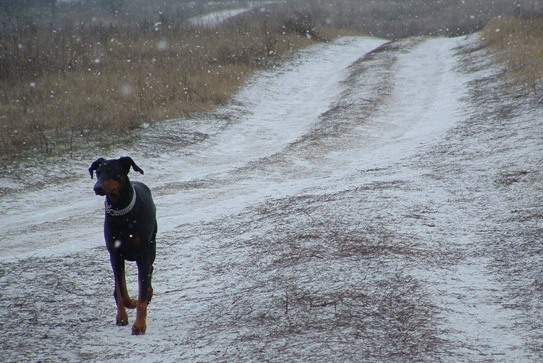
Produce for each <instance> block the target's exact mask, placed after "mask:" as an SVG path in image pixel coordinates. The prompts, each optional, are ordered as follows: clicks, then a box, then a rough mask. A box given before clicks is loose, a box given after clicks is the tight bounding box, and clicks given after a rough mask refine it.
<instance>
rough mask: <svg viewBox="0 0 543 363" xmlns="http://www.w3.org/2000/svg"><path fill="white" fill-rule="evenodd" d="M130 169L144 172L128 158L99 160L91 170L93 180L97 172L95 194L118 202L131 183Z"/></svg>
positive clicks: (93, 164)
mask: <svg viewBox="0 0 543 363" xmlns="http://www.w3.org/2000/svg"><path fill="white" fill-rule="evenodd" d="M130 168H133V169H134V171H137V172H139V173H141V174H143V170H142V169H141V168H140V167H139V166H137V165H136V163H135V162H134V160H132V158H130V157H127V156H125V157H122V158H119V159H112V160H106V159H104V158H99V159H97V160H96V161H95V162H93V163H92V164H91V166H90V168H89V173H90V176H91V179H92V178H94V173H95V172H96V179H97V181H96V184H94V192H95V193H96V194H97V195H101V196H104V195H105V196H108V197H109V198H110V199H112V200H113V201H115V200H118V199H119V198H120V197H121V196H122V191H123V190H124V187H125V185H126V184H127V183H128V181H129V180H128V172H129V171H130Z"/></svg>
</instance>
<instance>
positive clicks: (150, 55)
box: [0, 12, 334, 161]
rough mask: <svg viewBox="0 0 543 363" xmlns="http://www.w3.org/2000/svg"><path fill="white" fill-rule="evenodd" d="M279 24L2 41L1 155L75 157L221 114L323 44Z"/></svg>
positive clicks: (28, 32) (95, 31) (88, 32)
mask: <svg viewBox="0 0 543 363" xmlns="http://www.w3.org/2000/svg"><path fill="white" fill-rule="evenodd" d="M273 16H274V14H271V13H264V14H261V13H258V12H256V13H254V14H253V15H252V16H248V17H244V18H240V19H236V20H232V21H230V22H228V23H226V24H224V25H222V26H221V27H220V28H198V27H191V26H188V25H186V24H185V23H183V24H181V23H175V22H174V21H173V20H168V19H165V17H164V16H162V18H161V24H160V25H157V24H151V23H149V22H143V23H137V24H131V25H126V24H125V25H104V24H101V23H98V24H94V23H93V24H91V25H86V24H80V25H79V26H77V27H72V26H67V27H65V28H58V29H57V28H49V27H40V28H37V29H36V28H33V27H29V28H28V29H25V30H24V31H19V32H17V33H9V32H4V33H2V34H1V35H0V54H1V56H0V63H1V64H0V69H1V71H0V89H2V92H1V93H0V121H1V123H0V135H1V136H0V155H3V157H4V158H5V159H7V158H8V157H11V156H15V155H17V154H19V153H23V154H24V153H25V152H26V153H28V152H29V151H30V152H33V151H37V152H42V153H56V152H59V151H60V152H62V151H65V150H66V149H68V150H72V149H73V148H77V147H80V146H82V144H83V146H84V144H85V143H87V142H89V141H91V140H96V137H98V138H102V139H108V138H111V136H115V135H117V134H119V133H122V132H126V130H127V129H129V130H130V129H134V128H136V127H138V126H139V125H141V124H142V123H145V122H152V121H159V120H164V119H168V118H176V117H184V116H187V115H190V114H191V113H193V112H199V111H205V110H208V109H210V108H213V107H216V106H218V105H221V104H224V103H225V102H226V101H227V100H228V99H229V97H230V96H231V95H232V94H233V93H234V92H235V91H236V90H237V89H238V88H239V87H240V85H241V84H242V83H243V82H244V80H245V79H246V78H247V76H248V75H250V74H251V73H252V72H254V71H255V70H256V69H259V68H262V67H266V66H269V65H270V64H273V63H274V62H277V61H278V59H280V57H281V56H282V55H284V54H285V53H289V52H291V51H294V50H296V49H299V48H301V47H304V46H307V45H309V44H311V43H313V42H315V41H316V39H313V38H312V39H310V38H309V37H307V36H306V35H305V34H301V33H300V32H295V31H286V30H285V29H284V27H282V26H281V25H280V24H282V22H283V20H281V19H275V20H274V23H273V24H272V23H271V22H270V21H268V20H267V19H270V18H272V17H273ZM263 19H264V20H263ZM285 21H286V20H285ZM272 26H273V28H272ZM327 33H328V34H330V35H332V36H333V35H334V34H332V33H331V32H329V31H328V32H327ZM5 159H4V160H3V161H5Z"/></svg>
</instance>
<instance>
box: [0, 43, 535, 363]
mask: <svg viewBox="0 0 543 363" xmlns="http://www.w3.org/2000/svg"><path fill="white" fill-rule="evenodd" d="M542 116H543V105H542V103H541V100H540V99H538V98H537V97H536V96H535V95H533V94H530V93H526V92H524V91H523V90H522V89H517V88H515V87H512V86H510V85H509V84H508V83H507V80H506V79H504V77H502V71H501V69H500V68H499V67H498V66H496V65H495V64H493V63H492V61H491V57H490V56H489V55H488V54H487V53H486V52H485V50H483V49H480V48H479V47H478V40H477V37H476V36H471V37H466V38H457V39H445V38H437V39H432V38H411V39H406V40H401V41H396V42H391V43H387V42H385V41H384V40H380V39H373V38H344V39H340V40H338V41H336V42H335V43H332V44H323V45H319V46H315V47H313V48H310V49H308V50H305V51H303V52H301V53H300V54H299V55H298V56H296V57H294V59H292V60H291V61H289V62H288V63H286V64H285V65H284V66H282V67H278V68H276V69H272V70H269V71H266V72H263V73H261V74H259V75H257V76H256V77H254V78H253V79H252V80H251V81H250V82H249V83H248V84H247V86H246V87H245V88H244V89H243V90H242V91H241V92H240V93H239V94H238V95H237V96H236V97H235V99H234V100H233V101H232V102H231V104H230V105H228V106H227V107H225V108H224V109H221V110H218V111H217V112H215V113H213V114H209V115H205V116H202V117H200V118H197V119H193V120H182V121H170V122H166V123H163V124H160V125H157V126H150V127H148V128H147V129H145V130H143V131H142V133H141V135H139V136H138V140H136V141H135V143H134V145H135V146H131V147H126V146H124V147H122V146H121V147H119V150H117V151H115V154H114V155H93V156H92V157H89V160H85V158H82V159H81V160H79V161H62V162H56V163H51V164H48V165H41V166H40V168H35V169H32V170H31V172H30V177H28V178H22V177H21V174H20V173H19V174H17V173H14V174H13V175H6V176H2V178H0V188H2V190H3V191H4V193H3V194H2V197H1V198H0V210H1V212H0V213H1V214H0V215H1V218H0V230H2V239H1V240H0V253H1V254H0V258H1V259H2V266H1V267H0V329H1V331H2V339H1V343H0V344H1V345H0V347H1V350H2V359H1V360H2V361H9V362H10V361H87V360H89V361H101V362H103V361H108V362H110V361H111V362H113V361H128V360H134V359H137V360H139V361H144V362H154V361H160V362H170V361H171V362H179V361H190V362H222V361H224V362H240V361H242V362H245V361H273V362H279V361H280V362H284V361H303V362H322V361H329V362H333V361H337V362H346V361H353V362H354V361H356V362H361V361H362V362H400V361H401V362H405V361H408V362H481V361H485V362H487V361H488V362H536V361H539V360H541V359H542V358H543V354H542V352H543V338H542V336H541V333H540V332H541V331H543V330H542V326H541V325H542V324H541V321H543V319H542V312H543V309H542V307H541V304H540V301H541V298H542V292H543V282H542V279H541V261H542V256H543V253H542V250H541V248H540V243H541V242H540V236H541V235H542V234H541V229H542V227H543V222H542V217H543V214H542V213H541V206H542V203H541V202H542V200H541V199H542V195H543V194H542V187H541V182H540V181H541V180H542V175H541V174H542V172H541V170H542V155H543V135H542V134H543V129H542V127H541V119H543V117H542ZM121 155H130V156H132V157H133V158H134V159H135V160H136V162H137V163H138V165H140V166H141V167H142V168H143V169H144V170H145V175H144V176H143V177H140V176H135V175H134V176H133V178H134V179H135V180H136V179H137V180H141V181H144V182H145V183H147V184H148V185H149V186H150V187H151V189H152V190H153V191H154V194H155V200H156V202H157V209H158V214H159V216H158V221H159V238H158V257H157V261H156V263H155V274H154V278H155V280H154V290H155V297H154V300H153V302H152V304H151V305H150V309H149V319H148V331H147V335H145V336H141V337H132V336H131V335H130V329H129V328H119V327H116V326H115V324H114V316H115V307H114V301H113V298H112V296H111V293H112V290H113V284H112V276H111V275H112V274H111V271H110V267H109V262H108V257H107V252H106V251H105V248H104V247H103V242H102V240H101V223H102V222H101V219H102V213H103V211H102V202H101V201H100V199H99V198H97V197H95V196H94V195H93V193H92V190H91V188H92V182H91V181H90V179H87V178H88V175H87V174H86V168H87V167H88V164H89V163H90V162H91V161H92V160H94V157H97V156H106V157H117V156H121ZM35 181H38V182H35ZM128 272H129V274H130V276H131V277H129V279H128V280H129V284H130V290H131V291H132V293H133V294H134V295H135V289H136V278H135V269H134V268H133V267H132V269H129V271H128ZM131 318H132V319H133V318H134V317H133V316H131Z"/></svg>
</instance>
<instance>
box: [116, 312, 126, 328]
mask: <svg viewBox="0 0 543 363" xmlns="http://www.w3.org/2000/svg"><path fill="white" fill-rule="evenodd" d="M126 325H128V315H127V314H126V312H125V313H124V314H117V326H126Z"/></svg>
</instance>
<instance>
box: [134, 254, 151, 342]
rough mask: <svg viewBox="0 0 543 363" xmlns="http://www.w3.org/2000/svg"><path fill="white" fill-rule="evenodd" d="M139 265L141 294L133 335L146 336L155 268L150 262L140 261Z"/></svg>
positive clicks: (139, 295)
mask: <svg viewBox="0 0 543 363" xmlns="http://www.w3.org/2000/svg"><path fill="white" fill-rule="evenodd" d="M137 264H138V283H139V294H138V304H137V308H136V321H135V322H134V325H132V335H142V334H145V331H146V330H147V322H146V319H147V305H148V304H149V301H150V300H151V296H152V294H153V288H152V287H151V275H152V271H153V268H152V266H151V263H150V261H148V260H144V261H141V260H138V261H137Z"/></svg>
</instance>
